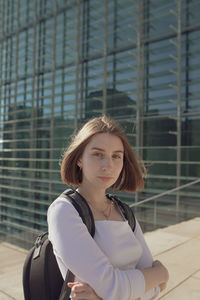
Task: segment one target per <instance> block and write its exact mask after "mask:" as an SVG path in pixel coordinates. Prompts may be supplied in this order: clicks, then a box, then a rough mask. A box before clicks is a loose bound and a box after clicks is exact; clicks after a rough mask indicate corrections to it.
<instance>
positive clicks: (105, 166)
mask: <svg viewBox="0 0 200 300" xmlns="http://www.w3.org/2000/svg"><path fill="white" fill-rule="evenodd" d="M102 167H103V169H109V168H111V167H112V159H111V158H110V157H105V158H104V160H103V166H102Z"/></svg>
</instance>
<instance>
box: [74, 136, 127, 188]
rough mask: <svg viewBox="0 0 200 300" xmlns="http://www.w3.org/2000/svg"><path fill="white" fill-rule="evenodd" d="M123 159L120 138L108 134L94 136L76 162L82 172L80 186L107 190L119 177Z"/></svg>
mask: <svg viewBox="0 0 200 300" xmlns="http://www.w3.org/2000/svg"><path fill="white" fill-rule="evenodd" d="M123 158H124V147H123V143H122V141H121V140H120V138H118V137H117V136H115V135H112V134H108V133H99V134H96V135H95V136H94V137H93V138H92V139H91V141H90V142H89V143H88V145H87V146H86V147H85V150H84V152H83V155H82V157H81V158H80V160H79V162H78V165H79V166H80V167H81V168H82V172H83V180H82V183H81V185H87V186H90V185H91V187H95V188H97V189H98V188H99V189H107V188H109V187H110V186H112V185H113V184H114V183H115V182H116V180H117V179H118V177H119V175H120V172H121V170H122V168H123Z"/></svg>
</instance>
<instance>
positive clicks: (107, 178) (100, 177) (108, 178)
mask: <svg viewBox="0 0 200 300" xmlns="http://www.w3.org/2000/svg"><path fill="white" fill-rule="evenodd" d="M98 178H99V179H101V180H102V181H109V180H111V179H112V177H107V176H99V177H98Z"/></svg>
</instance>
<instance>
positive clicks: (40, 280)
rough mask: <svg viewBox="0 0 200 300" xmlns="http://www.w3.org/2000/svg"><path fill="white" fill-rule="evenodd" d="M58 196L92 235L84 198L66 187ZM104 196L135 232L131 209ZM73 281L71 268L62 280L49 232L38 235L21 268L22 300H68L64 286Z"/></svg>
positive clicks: (117, 200)
mask: <svg viewBox="0 0 200 300" xmlns="http://www.w3.org/2000/svg"><path fill="white" fill-rule="evenodd" d="M61 196H62V197H65V198H66V199H67V200H68V201H70V202H71V203H72V204H73V206H74V207H75V208H76V210H77V211H78V213H79V215H80V217H81V218H82V220H83V223H85V225H86V226H87V228H88V231H89V232H90V234H91V236H92V237H94V234H95V224H94V218H93V214H92V211H91V209H90V207H89V205H88V204H87V201H86V200H85V199H84V198H83V197H82V196H81V195H80V194H79V193H77V192H76V191H74V190H72V189H68V190H66V191H65V192H64V193H62V194H61ZM107 196H108V198H109V199H110V200H112V201H114V202H115V203H116V204H117V205H118V207H119V208H120V210H121V211H122V213H123V215H124V216H125V218H126V219H127V220H128V223H129V225H130V227H131V228H132V230H133V231H134V230H135V225H136V222H135V217H134V214H133V212H132V210H131V208H130V207H129V206H128V205H127V204H125V203H123V202H121V201H120V200H119V199H117V198H116V196H113V195H109V194H107ZM73 281H74V275H73V274H72V272H71V271H70V270H68V272H67V275H66V278H65V280H63V278H62V275H61V273H60V270H59V268H58V265H57V261H56V258H55V255H54V253H53V249H52V244H51V242H50V241H49V240H48V232H45V233H43V234H40V235H39V236H38V237H37V239H36V241H35V244H34V246H33V248H32V249H31V250H30V251H29V253H28V255H27V257H26V260H25V263H24V267H23V290H24V299H25V300H68V299H69V296H70V293H71V289H70V288H69V287H68V286H67V282H73Z"/></svg>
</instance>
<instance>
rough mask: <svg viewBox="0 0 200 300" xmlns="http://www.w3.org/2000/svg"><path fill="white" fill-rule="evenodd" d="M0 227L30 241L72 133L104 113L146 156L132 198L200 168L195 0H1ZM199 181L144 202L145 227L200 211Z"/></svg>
mask: <svg viewBox="0 0 200 300" xmlns="http://www.w3.org/2000/svg"><path fill="white" fill-rule="evenodd" d="M0 8H1V9H0V22H1V24H0V106H1V109H0V124H1V125H0V153H1V160H0V237H1V239H4V240H7V241H10V242H13V243H15V244H18V245H20V246H23V247H25V248H28V247H30V245H31V243H32V240H33V236H34V235H35V234H36V233H37V232H38V231H43V230H46V212H47V208H48V205H49V204H50V203H51V202H52V201H53V200H54V199H55V198H56V197H57V196H58V195H59V193H61V192H62V191H63V190H64V189H65V186H64V185H63V184H62V182H61V179H60V172H59V160H60V157H61V155H62V152H63V150H64V149H65V147H66V146H67V144H68V142H69V140H70V136H71V134H72V133H73V132H74V130H76V129H78V128H80V126H81V125H82V124H84V123H85V122H86V121H87V120H88V119H90V118H92V117H95V116H99V115H102V114H107V115H109V116H111V117H112V118H114V119H115V120H117V121H118V122H119V123H120V124H121V126H122V128H123V129H124V130H125V132H126V134H127V136H128V138H129V140H130V142H131V145H132V147H133V148H134V149H135V151H136V152H137V153H138V155H139V156H140V157H141V158H142V159H143V160H144V162H145V164H146V166H147V171H148V177H147V178H146V180H145V189H144V191H142V192H138V193H137V194H136V196H135V195H132V194H129V193H126V194H125V193H120V197H121V198H122V200H124V201H126V202H127V203H130V204H131V203H134V202H137V201H140V200H142V199H145V198H148V197H150V196H153V195H157V194H159V193H162V192H164V191H166V190H169V189H172V188H175V187H178V186H182V185H184V184H186V183H188V182H192V181H194V180H196V179H197V178H199V176H200V155H199V154H200V134H199V130H200V61H199V55H200V50H199V49H200V22H199V10H200V1H199V0H182V1H181V0H169V1H163V0H152V1H147V0H141V1H137V0H109V1H108V0H104V1H101V0H54V1H53V0H35V1H26V0H17V1H11V0H0ZM199 191H200V186H199V185H194V186H192V187H191V188H190V189H187V190H186V189H183V190H180V191H178V192H174V193H172V194H171V195H170V196H169V195H168V196H167V197H162V198H160V199H158V200H156V201H153V202H149V203H147V204H146V205H141V206H139V207H137V209H135V212H136V214H137V216H138V218H139V219H140V221H141V222H142V224H143V228H144V229H145V230H151V229H153V228H155V227H157V226H166V225H168V224H170V222H172V223H173V222H177V221H180V220H184V219H187V218H191V217H194V216H196V215H197V214H199V211H198V209H199V208H200V206H199V204H200V200H199Z"/></svg>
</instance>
